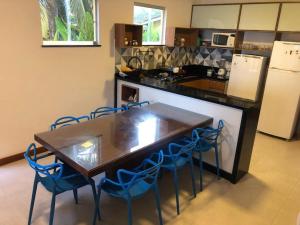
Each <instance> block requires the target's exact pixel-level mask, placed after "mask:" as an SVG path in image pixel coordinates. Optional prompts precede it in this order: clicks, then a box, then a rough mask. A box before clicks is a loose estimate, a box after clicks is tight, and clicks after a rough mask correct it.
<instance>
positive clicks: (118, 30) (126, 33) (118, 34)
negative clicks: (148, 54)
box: [115, 23, 143, 48]
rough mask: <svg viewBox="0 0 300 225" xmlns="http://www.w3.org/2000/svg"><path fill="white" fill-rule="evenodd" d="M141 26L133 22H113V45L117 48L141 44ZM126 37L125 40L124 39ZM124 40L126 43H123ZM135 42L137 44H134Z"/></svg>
mask: <svg viewBox="0 0 300 225" xmlns="http://www.w3.org/2000/svg"><path fill="white" fill-rule="evenodd" d="M142 36H143V26H142V25H134V24H120V23H118V24H115V46H116V47H119V48H124V47H138V46H141V45H142V41H143V39H142ZM125 39H126V40H125ZM125 41H127V42H128V44H127V45H126V44H125ZM134 42H137V44H134Z"/></svg>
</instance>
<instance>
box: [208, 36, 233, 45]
mask: <svg viewBox="0 0 300 225" xmlns="http://www.w3.org/2000/svg"><path fill="white" fill-rule="evenodd" d="M234 42H235V33H213V34H212V40H211V46H216V47H228V48H233V47H234Z"/></svg>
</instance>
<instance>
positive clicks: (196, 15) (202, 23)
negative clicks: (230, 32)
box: [191, 4, 240, 29]
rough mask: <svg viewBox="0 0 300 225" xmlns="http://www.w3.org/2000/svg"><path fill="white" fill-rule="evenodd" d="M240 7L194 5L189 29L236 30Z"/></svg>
mask: <svg viewBox="0 0 300 225" xmlns="http://www.w3.org/2000/svg"><path fill="white" fill-rule="evenodd" d="M239 11H240V5H239V4H232V5H231V4H230V5H229V4H228V5H194V6H193V14H192V21H191V27H192V28H212V29H237V24H238V18H239Z"/></svg>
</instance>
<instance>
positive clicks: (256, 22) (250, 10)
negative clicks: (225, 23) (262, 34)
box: [239, 3, 280, 31]
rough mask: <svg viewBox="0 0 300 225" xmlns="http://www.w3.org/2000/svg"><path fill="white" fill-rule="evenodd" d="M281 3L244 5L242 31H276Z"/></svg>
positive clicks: (240, 26)
mask: <svg viewBox="0 0 300 225" xmlns="http://www.w3.org/2000/svg"><path fill="white" fill-rule="evenodd" d="M279 6H280V4H279V3H265V4H243V5H242V11H241V18H240V24H239V29H240V30H264V31H275V29H276V22H277V17H278V10H279Z"/></svg>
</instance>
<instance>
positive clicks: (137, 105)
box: [126, 101, 150, 109]
mask: <svg viewBox="0 0 300 225" xmlns="http://www.w3.org/2000/svg"><path fill="white" fill-rule="evenodd" d="M149 104H150V102H149V101H143V102H129V103H128V104H127V105H126V106H127V109H130V108H132V107H143V106H144V105H149Z"/></svg>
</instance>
